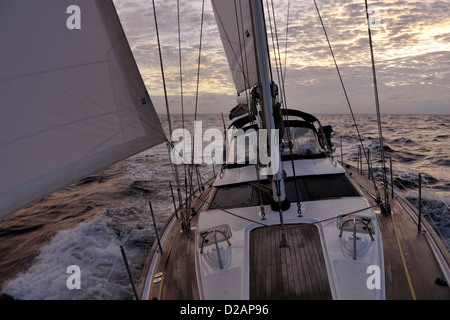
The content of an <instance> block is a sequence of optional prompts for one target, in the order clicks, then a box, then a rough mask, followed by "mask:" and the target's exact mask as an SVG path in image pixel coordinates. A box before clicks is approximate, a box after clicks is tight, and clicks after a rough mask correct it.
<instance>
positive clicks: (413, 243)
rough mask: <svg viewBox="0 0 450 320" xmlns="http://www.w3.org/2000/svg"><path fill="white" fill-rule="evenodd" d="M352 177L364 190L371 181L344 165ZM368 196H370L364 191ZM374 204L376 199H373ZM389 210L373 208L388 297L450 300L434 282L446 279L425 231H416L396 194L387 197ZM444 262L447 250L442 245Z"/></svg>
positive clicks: (447, 291)
mask: <svg viewBox="0 0 450 320" xmlns="http://www.w3.org/2000/svg"><path fill="white" fill-rule="evenodd" d="M347 170H348V171H349V172H350V173H351V176H352V177H353V179H354V180H355V181H356V182H358V184H359V185H361V186H363V187H364V188H365V189H367V190H373V184H371V182H370V181H369V180H367V178H366V177H364V176H361V175H360V174H359V173H357V171H356V170H354V168H347ZM367 195H368V199H369V200H370V199H372V198H371V196H370V194H369V193H368V192H367ZM372 203H373V204H374V203H375V201H374V200H373V202H372ZM390 205H391V214H390V215H387V214H382V213H381V212H380V210H379V209H375V210H374V211H375V215H376V217H377V220H378V223H379V225H380V231H381V235H382V238H383V248H384V264H385V278H386V279H385V286H386V299H387V300H410V299H417V300H450V288H449V287H448V286H440V285H438V284H436V283H435V280H436V279H437V278H441V279H445V277H444V274H443V272H442V270H441V268H440V266H439V264H438V263H437V261H436V258H435V256H434V255H433V252H432V250H431V248H430V245H429V244H428V241H427V240H426V238H425V235H424V234H418V231H417V230H418V228H417V224H416V222H415V221H414V220H413V219H412V217H411V216H410V215H409V214H408V212H407V211H406V210H405V209H404V207H403V206H402V204H401V203H400V202H399V196H398V195H395V196H394V199H390ZM424 220H425V219H422V222H423V224H424V226H425V227H426V228H427V232H429V233H430V234H431V235H432V236H433V237H437V235H436V234H435V232H434V231H433V229H432V228H431V226H430V225H429V224H428V223H427V222H426V221H424ZM440 249H441V253H442V254H443V257H444V259H445V260H446V263H447V264H449V261H450V258H449V253H448V251H447V250H446V249H445V248H443V247H441V248H440Z"/></svg>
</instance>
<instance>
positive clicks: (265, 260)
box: [140, 168, 450, 300]
mask: <svg viewBox="0 0 450 320" xmlns="http://www.w3.org/2000/svg"><path fill="white" fill-rule="evenodd" d="M347 170H348V172H349V173H351V176H352V178H353V179H354V180H355V181H356V182H357V183H358V184H359V185H360V186H363V187H364V189H366V188H367V195H368V199H369V200H371V197H370V195H369V192H371V190H373V184H372V183H371V182H370V181H369V180H367V178H366V177H364V176H361V175H360V174H358V173H357V172H356V171H355V170H354V169H353V168H347ZM364 192H366V191H364ZM208 194H209V189H207V190H206V191H205V192H204V193H203V194H202V199H206V197H207V196H208ZM399 199H400V196H396V197H395V198H394V199H391V200H390V204H391V208H392V214H390V215H386V214H381V213H380V210H379V209H377V208H375V209H374V211H375V214H376V217H377V220H378V223H379V225H380V230H381V235H382V239H383V247H384V263H385V289H386V290H385V291H386V299H388V300H409V299H419V300H450V288H449V287H448V286H440V285H438V284H437V283H436V282H435V280H436V279H437V278H442V279H445V276H444V273H443V271H442V270H441V268H440V266H439V264H438V262H437V260H436V259H435V256H434V254H433V252H432V250H431V249H430V245H429V243H428V241H427V239H426V237H425V235H423V234H418V232H417V223H416V222H415V221H414V220H413V219H412V217H411V216H410V214H409V213H408V212H407V211H406V210H405V209H404V207H403V206H402V205H401V203H400V201H399ZM373 201H374V200H373ZM373 203H374V202H373ZM202 204H203V202H202V200H197V201H196V203H195V207H196V208H199V207H201V205H202ZM200 214H201V213H199V214H198V215H200ZM198 215H196V216H194V218H193V219H192V221H191V227H192V229H193V231H192V232H191V236H190V237H187V235H186V234H185V233H182V232H181V228H180V220H176V221H175V223H174V224H172V226H171V227H170V228H169V225H167V226H166V227H167V228H168V230H167V235H166V237H165V241H164V242H163V251H164V254H163V255H160V254H158V253H156V249H157V245H156V244H155V245H154V246H153V248H152V252H151V253H150V258H151V257H152V256H153V255H154V254H157V255H158V260H157V262H156V265H155V268H154V273H155V274H156V273H160V272H164V277H162V281H161V282H158V283H156V284H152V285H151V288H150V292H149V293H148V295H147V296H144V297H142V298H143V299H163V300H165V299H169V300H174V299H184V300H197V299H200V294H199V292H198V285H197V275H196V272H195V257H194V252H195V245H196V244H195V237H194V232H195V228H196V224H197V220H198ZM424 220H425V219H422V221H423V223H424V226H425V227H426V228H427V230H428V231H427V232H428V233H429V234H430V235H431V236H433V237H437V236H436V234H435V233H434V231H433V229H432V228H431V227H430V226H429V225H428V223H427V222H426V221H424ZM287 226H289V225H287ZM287 226H286V227H287ZM166 227H165V228H166ZM163 231H164V230H163ZM161 234H162V232H161ZM286 235H287V239H288V243H289V245H290V246H289V248H280V247H279V245H278V244H279V240H280V239H281V234H280V232H279V230H277V229H275V228H267V227H261V228H257V229H254V230H253V231H252V232H251V236H250V239H251V240H250V242H251V243H250V247H251V248H250V249H251V252H252V253H251V258H250V268H251V270H252V272H251V275H250V292H249V297H250V299H257V300H263V299H286V300H287V299H331V298H332V297H331V293H330V288H329V285H328V277H327V271H326V268H325V263H324V258H323V253H322V248H321V244H320V240H319V235H318V232H317V228H316V227H314V226H308V227H304V226H303V227H299V228H292V229H289V230H286ZM439 246H441V248H440V249H441V252H442V255H443V258H444V260H445V262H444V263H446V264H447V265H449V262H450V258H449V256H450V255H449V253H448V251H447V250H446V249H445V248H443V247H442V243H440V244H439ZM264 251H265V252H270V253H271V254H270V255H265V254H262V252H264ZM288 253H289V254H288ZM149 260H150V259H149ZM307 263H308V264H309V265H307ZM148 270H149V264H147V265H146V266H145V268H144V270H143V273H142V274H143V276H144V278H145V276H146V275H147V273H148ZM153 277H154V276H153ZM144 280H145V279H144ZM152 280H153V279H152ZM143 283H144V282H143V281H141V283H140V289H141V291H140V292H142V288H143Z"/></svg>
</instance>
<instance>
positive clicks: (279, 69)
mask: <svg viewBox="0 0 450 320" xmlns="http://www.w3.org/2000/svg"><path fill="white" fill-rule="evenodd" d="M267 1H268V0H267ZM270 2H271V7H272V16H273V25H274V28H275V39H274V37H273V34H272V42H273V43H274V41H276V46H275V43H274V44H273V47H274V54H275V60H276V66H277V73H278V81H279V82H280V86H281V96H282V98H283V104H284V106H285V107H286V108H287V102H286V92H285V86H284V74H283V67H282V62H281V50H280V42H279V37H278V28H277V20H276V16H275V6H274V2H273V0H271V1H270ZM267 6H268V11H269V20H270V10H269V8H270V7H269V4H268V3H267ZM271 28H272V26H271ZM280 75H281V76H280Z"/></svg>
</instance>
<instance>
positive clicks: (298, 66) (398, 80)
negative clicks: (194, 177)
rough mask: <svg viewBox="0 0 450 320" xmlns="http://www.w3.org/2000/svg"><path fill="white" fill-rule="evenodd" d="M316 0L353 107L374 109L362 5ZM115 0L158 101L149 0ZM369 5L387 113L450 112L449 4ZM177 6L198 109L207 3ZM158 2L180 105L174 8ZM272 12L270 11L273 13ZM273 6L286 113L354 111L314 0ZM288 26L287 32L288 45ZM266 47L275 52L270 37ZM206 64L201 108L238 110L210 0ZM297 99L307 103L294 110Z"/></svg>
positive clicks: (188, 87) (188, 81) (173, 95)
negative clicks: (375, 11) (375, 20)
mask: <svg viewBox="0 0 450 320" xmlns="http://www.w3.org/2000/svg"><path fill="white" fill-rule="evenodd" d="M316 1H317V4H318V6H319V8H320V13H321V15H322V19H323V21H324V23H325V26H326V28H327V33H328V36H329V39H330V41H331V44H332V47H333V50H334V53H335V56H336V59H337V62H338V64H339V66H340V68H341V73H342V75H343V78H344V83H345V84H346V89H347V91H348V92H349V95H350V99H351V100H352V101H354V104H355V109H356V110H359V111H358V112H362V113H367V112H369V113H373V112H375V109H373V107H372V106H373V101H374V97H373V88H372V73H371V60H370V51H369V41H368V31H367V26H366V17H365V5H364V2H361V1H359V0H358V1H356V0H352V1H348V0H345V1H344V0H316ZM114 2H115V4H116V6H117V9H118V13H119V16H120V18H121V21H122V23H123V25H124V30H125V32H126V34H127V37H128V38H129V42H130V44H131V47H132V50H133V52H134V54H135V57H136V61H137V63H138V65H139V68H140V70H141V73H142V75H143V78H144V80H145V83H146V85H147V88H148V90H149V93H150V95H151V96H152V98H153V100H154V101H160V100H161V99H160V97H162V95H163V90H162V81H161V70H160V65H159V55H158V48H157V43H156V31H155V25H154V18H153V9H152V2H151V1H150V0H145V1H138V0H114ZM370 2H371V4H372V5H375V6H378V8H379V9H380V21H381V25H380V28H379V29H377V30H373V32H372V33H373V45H374V52H375V61H376V70H377V77H378V84H379V87H380V88H379V89H380V90H379V91H380V95H382V99H381V97H380V100H382V102H383V103H384V104H385V105H382V110H384V111H386V112H389V113H399V112H408V113H409V112H412V113H414V112H420V113H422V112H424V111H426V112H441V113H448V112H450V108H449V107H450V106H449V102H448V101H450V99H449V94H448V92H449V90H448V89H449V85H448V83H450V63H449V57H450V41H449V40H450V39H449V38H450V36H449V32H448V30H450V22H449V20H448V18H447V14H448V12H449V11H450V3H448V2H444V1H438V0H429V1H394V0H385V1H382V2H381V1H370ZM179 3H180V17H181V20H180V21H181V28H182V30H181V48H182V68H183V90H184V94H185V96H186V101H189V102H187V106H186V109H187V110H190V111H192V110H193V105H192V104H191V103H192V102H191V100H193V99H192V96H193V95H194V94H195V92H196V83H197V61H198V46H199V36H200V19H201V5H202V1H201V0H194V1H192V0H190V1H187V0H180V1H179ZM288 3H289V5H290V7H289V11H288V10H287V9H288V7H287V6H288ZM155 4H156V10H157V14H158V16H157V17H158V25H159V32H160V38H161V44H162V51H163V61H164V68H165V76H166V81H167V87H168V91H169V95H170V100H171V101H174V104H175V107H174V109H177V108H178V106H177V103H180V98H179V95H180V91H181V90H180V76H179V46H178V40H179V39H178V31H177V29H178V24H177V17H178V15H177V2H176V1H162V0H155ZM269 9H270V10H269V11H270V12H272V8H271V7H270V8H269ZM274 10H275V14H276V22H277V31H278V35H279V43H280V46H281V49H280V50H281V56H282V57H283V59H284V48H285V45H286V43H287V47H288V54H287V61H286V63H287V70H286V90H287V99H288V101H287V103H288V104H289V107H293V108H301V109H302V110H304V111H306V112H316V113H317V112H319V113H333V112H348V109H347V107H346V104H345V101H344V100H342V99H343V93H342V89H341V88H340V83H339V79H338V77H337V73H336V70H335V69H334V63H333V60H332V58H331V55H330V52H329V49H328V45H327V42H326V39H325V36H324V33H323V30H322V27H321V25H320V20H319V18H318V15H317V12H316V9H315V7H314V2H313V1H288V0H277V1H274ZM266 15H267V13H266ZM288 16H289V24H287V17H288ZM271 18H272V17H271ZM272 22H273V20H272ZM268 25H269V24H268ZM287 26H288V30H289V36H288V38H287V39H286V37H285V34H286V29H287ZM269 34H270V30H269ZM269 43H270V48H271V49H272V42H271V40H270V41H269ZM201 61H202V65H201V70H200V87H199V92H200V100H199V103H200V106H199V110H201V111H200V112H202V113H219V114H220V113H221V112H224V113H226V112H228V110H229V109H231V108H232V107H233V106H234V104H235V98H234V96H235V89H234V84H233V83H232V80H231V74H230V71H229V69H228V63H227V60H226V58H225V55H224V51H223V48H222V44H221V41H220V37H219V34H218V31H217V27H216V24H215V20H214V16H213V13H212V7H211V3H210V1H209V0H206V1H205V16H204V29H203V45H202V60H201ZM282 64H283V65H284V61H283V62H282ZM273 65H275V63H273ZM400 97H401V98H403V101H404V102H402V101H401V99H399V98H400ZM214 98H216V99H217V101H216V102H215V103H214V102H213V101H214ZM202 99H204V100H202ZM297 102H301V103H299V104H298V106H297V105H294V104H295V103H297ZM425 104H426V105H427V108H424V105H425ZM155 105H156V107H157V110H158V112H165V105H164V104H160V103H159V102H158V103H156V102H155ZM216 106H217V107H216ZM202 107H204V108H202ZM223 108H225V110H224V109H223Z"/></svg>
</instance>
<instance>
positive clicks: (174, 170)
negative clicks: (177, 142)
mask: <svg viewBox="0 0 450 320" xmlns="http://www.w3.org/2000/svg"><path fill="white" fill-rule="evenodd" d="M152 4H153V16H154V18H155V29H156V39H157V42H158V51H159V62H160V65H161V77H162V82H163V87H164V99H165V102H166V112H167V121H168V123H169V135H171V134H172V121H171V117H170V111H169V100H168V97H167V87H166V77H165V74H164V63H163V59H162V50H161V42H160V39H159V27H158V19H157V14H156V6H155V0H152ZM169 145H171V144H170V143H169ZM172 147H173V145H172ZM168 151H169V155H170V147H169V150H168ZM170 163H171V167H172V172H173V174H174V177H175V182H176V184H177V189H178V190H179V189H180V178H179V173H178V167H177V166H176V165H175V164H174V163H173V162H172V161H171V162H170ZM178 193H179V191H178ZM178 196H180V195H179V194H178Z"/></svg>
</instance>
